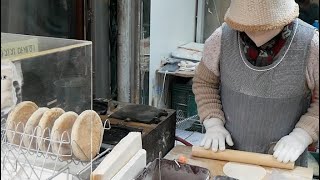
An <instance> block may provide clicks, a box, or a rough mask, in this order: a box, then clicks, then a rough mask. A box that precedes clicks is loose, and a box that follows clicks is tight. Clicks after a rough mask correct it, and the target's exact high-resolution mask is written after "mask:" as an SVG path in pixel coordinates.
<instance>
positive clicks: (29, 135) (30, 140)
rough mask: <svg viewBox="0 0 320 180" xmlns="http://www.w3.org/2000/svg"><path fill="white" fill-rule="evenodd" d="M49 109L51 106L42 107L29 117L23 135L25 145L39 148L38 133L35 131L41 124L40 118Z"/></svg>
mask: <svg viewBox="0 0 320 180" xmlns="http://www.w3.org/2000/svg"><path fill="white" fill-rule="evenodd" d="M47 110H49V108H46V107H41V108H39V109H38V110H36V111H35V112H34V113H33V114H32V115H31V116H30V118H29V119H28V121H27V124H26V126H25V130H24V132H25V135H24V137H23V144H24V146H25V147H27V148H29V147H30V149H36V148H37V138H36V133H34V132H35V129H36V127H37V126H38V124H39V121H40V119H41V118H42V116H43V114H44V113H45V112H46V111H47Z"/></svg>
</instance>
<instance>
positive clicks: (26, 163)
mask: <svg viewBox="0 0 320 180" xmlns="http://www.w3.org/2000/svg"><path fill="white" fill-rule="evenodd" d="M5 121H6V118H1V179H5V180H7V179H8V180H9V179H10V180H11V179H28V180H29V179H32V180H33V179H35V180H40V179H41V180H42V179H57V180H58V179H59V180H60V179H83V178H82V174H83V173H84V172H87V173H88V170H89V171H90V169H91V170H92V165H93V163H94V162H95V161H97V160H98V159H99V158H100V157H102V156H104V155H105V154H107V153H108V152H109V151H110V150H111V149H107V150H105V151H103V152H102V153H99V154H98V155H97V156H96V157H94V158H89V159H91V161H88V162H83V161H80V160H78V159H76V158H75V156H74V155H73V153H72V150H70V151H69V152H67V153H66V152H65V151H64V152H63V149H62V147H65V146H69V147H70V146H71V137H70V134H69V133H68V132H67V131H65V132H63V133H62V135H61V138H60V139H59V140H53V139H51V138H50V137H48V136H45V133H48V134H51V133H50V129H44V130H43V131H42V129H41V128H40V127H36V128H35V129H34V130H33V132H29V133H27V132H26V131H25V128H24V124H23V123H21V122H20V123H18V124H11V126H8V124H6V123H5ZM10 127H14V128H10ZM103 128H104V130H110V129H111V126H110V121H109V120H108V119H107V120H106V121H105V122H104V126H103ZM38 131H40V132H42V135H40V133H37V132H38ZM37 134H38V135H37ZM9 137H10V138H11V137H12V138H11V139H9ZM25 138H28V140H29V142H30V143H29V144H24V141H23V140H24V139H25ZM34 141H36V142H40V143H35V145H33V143H34ZM41 143H47V148H45V149H44V148H43V146H41ZM53 145H55V148H56V149H55V151H52V146H53ZM70 149H71V148H70ZM90 172H91V171H90ZM89 175H90V174H89ZM85 179H87V177H85Z"/></svg>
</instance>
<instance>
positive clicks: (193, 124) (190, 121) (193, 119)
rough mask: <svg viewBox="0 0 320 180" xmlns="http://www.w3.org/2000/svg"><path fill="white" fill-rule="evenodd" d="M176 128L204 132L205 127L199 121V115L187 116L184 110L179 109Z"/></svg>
mask: <svg viewBox="0 0 320 180" xmlns="http://www.w3.org/2000/svg"><path fill="white" fill-rule="evenodd" d="M176 128H177V129H180V130H185V131H194V132H199V133H204V132H205V128H204V126H203V125H202V124H201V123H200V121H199V116H198V115H193V116H190V117H185V113H184V112H183V111H182V110H177V123H176Z"/></svg>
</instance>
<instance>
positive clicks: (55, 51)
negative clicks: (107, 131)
mask: <svg viewBox="0 0 320 180" xmlns="http://www.w3.org/2000/svg"><path fill="white" fill-rule="evenodd" d="M91 51H92V43H91V42H90V41H81V40H70V39H61V38H51V37H40V36H28V35H19V34H9V33H1V86H2V85H3V82H4V83H5V82H7V85H8V88H3V87H1V90H2V91H3V90H9V89H12V90H11V91H12V92H13V93H11V94H12V95H13V97H6V98H7V101H6V102H7V105H3V101H5V99H4V98H2V97H1V112H2V114H3V113H5V109H8V108H10V107H11V106H12V103H13V104H17V103H19V102H21V101H32V102H34V103H36V104H37V105H38V106H39V107H48V108H51V107H60V108H62V109H64V110H65V111H74V112H76V113H80V112H82V111H84V110H88V109H92V108H91V107H92V67H91V66H92V62H91V60H92V57H91ZM3 68H8V69H9V74H3V72H5V71H3ZM8 81H12V82H8ZM11 84H13V87H12V88H10V86H11ZM4 85H5V84H4ZM2 93H3V92H1V94H2ZM9 94H10V93H9ZM8 99H9V100H11V101H8ZM8 102H9V104H8ZM10 102H11V104H10ZM3 106H4V107H3Z"/></svg>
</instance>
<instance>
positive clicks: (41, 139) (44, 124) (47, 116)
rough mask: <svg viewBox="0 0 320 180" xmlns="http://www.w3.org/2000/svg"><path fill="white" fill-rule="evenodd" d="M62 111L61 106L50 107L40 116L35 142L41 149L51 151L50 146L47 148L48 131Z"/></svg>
mask: <svg viewBox="0 0 320 180" xmlns="http://www.w3.org/2000/svg"><path fill="white" fill-rule="evenodd" d="M63 113H64V110H63V109H61V108H51V109H49V110H47V111H46V112H45V113H44V114H43V116H42V117H41V119H40V122H39V126H38V128H37V130H36V131H37V137H38V139H37V143H38V146H39V148H40V150H41V151H44V152H47V151H51V148H49V143H50V132H51V129H52V127H53V124H54V122H55V121H56V119H58V118H59V117H60V116H61V115H62V114H63ZM48 148H49V149H48Z"/></svg>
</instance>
